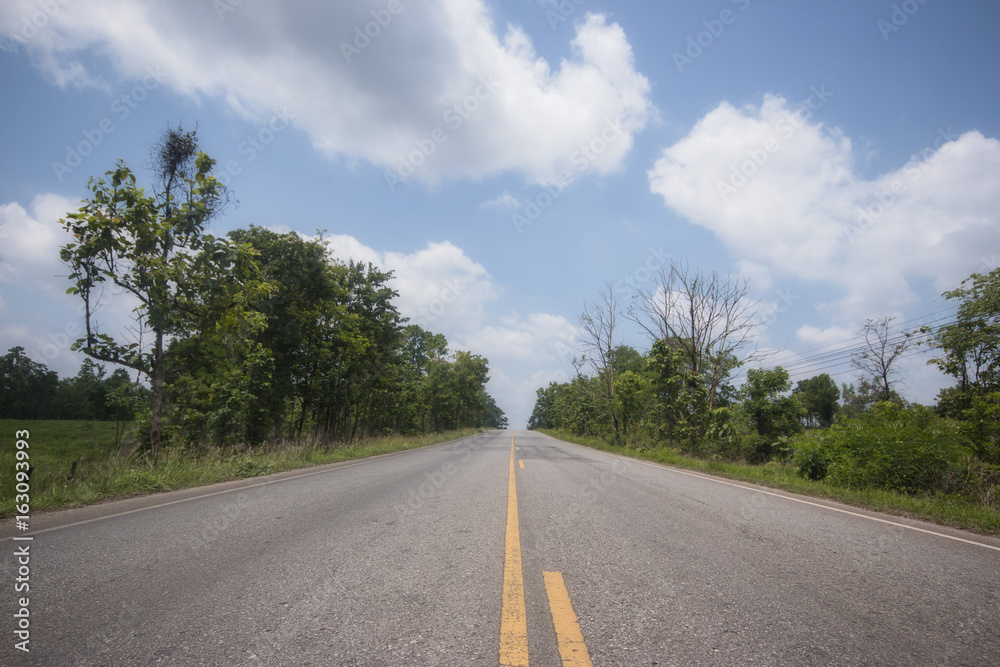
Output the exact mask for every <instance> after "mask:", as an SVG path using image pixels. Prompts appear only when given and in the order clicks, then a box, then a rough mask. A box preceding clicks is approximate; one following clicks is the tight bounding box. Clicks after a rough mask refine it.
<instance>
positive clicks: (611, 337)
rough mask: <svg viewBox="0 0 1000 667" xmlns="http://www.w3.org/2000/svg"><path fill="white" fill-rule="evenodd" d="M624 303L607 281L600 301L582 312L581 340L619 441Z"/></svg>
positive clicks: (585, 306) (616, 439)
mask: <svg viewBox="0 0 1000 667" xmlns="http://www.w3.org/2000/svg"><path fill="white" fill-rule="evenodd" d="M620 317H621V305H620V304H619V303H618V297H617V294H616V291H615V289H614V287H613V286H612V285H611V283H605V284H604V287H603V288H602V289H601V292H600V296H599V300H598V301H595V302H588V303H586V304H584V309H583V314H582V315H580V327H581V329H582V330H583V333H582V334H581V335H580V337H579V339H578V341H579V343H580V344H581V345H582V346H583V349H584V354H585V358H586V359H587V361H588V362H589V363H590V367H591V368H592V369H593V370H594V374H595V377H596V378H597V379H598V381H599V383H600V387H601V399H602V402H603V403H604V405H605V407H606V410H607V411H608V413H609V416H610V421H611V426H612V429H613V431H614V434H615V442H617V441H618V438H619V433H618V417H617V415H616V414H615V410H614V406H613V401H614V399H615V356H616V351H617V350H618V347H619V345H618V335H619V334H618V326H619V319H620Z"/></svg>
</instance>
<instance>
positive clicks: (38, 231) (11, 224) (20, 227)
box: [0, 194, 80, 294]
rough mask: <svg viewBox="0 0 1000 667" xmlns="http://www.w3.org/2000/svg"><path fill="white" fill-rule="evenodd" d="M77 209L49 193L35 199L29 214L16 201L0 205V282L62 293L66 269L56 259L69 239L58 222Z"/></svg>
mask: <svg viewBox="0 0 1000 667" xmlns="http://www.w3.org/2000/svg"><path fill="white" fill-rule="evenodd" d="M79 206H80V205H79V202H74V201H72V200H69V199H66V198H65V197H61V196H59V195H51V194H48V195H38V196H37V197H35V198H34V199H33V200H32V202H31V210H30V212H29V211H28V210H27V209H25V208H24V207H23V206H21V205H20V204H19V203H17V202H10V203H7V204H3V205H0V240H2V241H3V246H2V250H0V254H2V260H3V261H0V283H7V284H21V285H24V284H26V283H31V284H34V285H36V286H39V287H42V288H43V289H45V290H46V291H48V292H49V293H50V294H63V293H65V291H66V288H67V287H68V283H67V281H66V279H65V276H66V275H68V274H69V270H68V269H67V267H66V266H65V265H64V264H63V263H62V261H61V260H60V259H59V248H60V247H61V246H63V245H65V244H66V243H67V242H68V241H69V239H70V237H69V236H68V235H67V234H66V233H65V232H64V231H63V229H62V227H61V226H60V225H59V219H60V218H63V217H65V216H66V214H67V213H69V212H70V211H75V210H77V209H78V208H79Z"/></svg>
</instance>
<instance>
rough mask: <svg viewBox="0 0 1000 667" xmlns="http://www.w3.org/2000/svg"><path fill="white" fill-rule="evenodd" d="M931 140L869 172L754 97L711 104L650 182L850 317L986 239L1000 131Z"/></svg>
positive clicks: (804, 123) (951, 272)
mask: <svg viewBox="0 0 1000 667" xmlns="http://www.w3.org/2000/svg"><path fill="white" fill-rule="evenodd" d="M932 144H933V145H932V146H930V147H929V148H928V149H926V150H925V151H923V152H921V153H920V154H918V155H915V156H914V157H913V158H912V159H911V160H910V162H909V163H908V164H906V165H904V166H902V167H900V168H899V169H897V170H895V171H892V172H890V173H887V174H884V175H881V176H878V177H877V178H872V179H866V178H864V177H863V176H861V175H859V174H858V172H857V170H856V168H855V166H854V165H855V155H854V150H853V147H852V143H851V140H850V139H849V138H848V137H846V136H844V134H843V132H841V131H840V130H839V129H837V128H827V127H825V126H824V125H823V124H821V123H818V122H811V121H810V120H808V119H807V118H805V117H803V116H801V115H796V113H795V112H794V111H793V110H792V109H791V108H790V107H789V105H788V103H787V101H786V100H784V99H783V98H780V97H775V96H765V97H764V99H763V102H762V103H761V105H760V106H759V107H756V106H747V107H744V108H742V109H737V108H735V107H733V106H732V105H730V104H729V103H722V104H720V105H719V106H718V107H717V108H716V109H714V110H713V111H711V112H710V113H708V114H707V115H706V116H705V117H704V118H702V119H701V120H700V121H699V122H698V123H697V124H696V125H695V126H694V127H693V128H692V129H691V131H690V132H689V133H688V135H687V136H686V137H684V138H683V139H681V140H680V141H678V142H677V143H676V144H674V145H673V146H670V147H668V148H666V149H665V150H664V151H663V156H662V157H661V158H660V159H659V160H657V162H656V164H655V165H654V167H653V169H651V170H650V171H649V173H648V175H649V181H650V187H651V189H652V191H653V192H654V193H656V194H659V195H661V196H662V197H663V198H664V201H665V202H666V204H667V205H668V206H670V207H671V208H673V209H674V210H676V211H677V212H678V213H680V214H681V215H683V216H684V217H686V218H687V219H689V220H690V221H691V222H693V223H694V224H697V225H700V226H702V227H704V228H706V229H708V230H710V231H712V232H713V233H714V234H716V236H718V237H719V238H720V239H721V240H722V241H723V242H724V243H726V244H727V245H728V246H729V247H730V248H731V249H733V251H734V252H735V253H737V255H738V257H739V258H740V260H741V261H742V266H743V267H745V268H749V267H753V269H752V271H751V272H752V273H757V274H764V275H769V274H768V271H771V272H774V273H775V274H785V275H791V276H794V277H796V278H799V279H806V280H815V281H823V282H826V283H831V284H833V285H836V286H838V288H839V289H840V291H841V296H840V298H838V299H837V300H836V301H835V302H833V303H831V304H826V310H827V311H828V312H830V313H831V314H833V315H836V316H837V317H838V319H840V320H841V321H849V322H855V323H857V322H863V321H864V318H866V317H871V316H875V315H878V314H883V313H891V312H896V311H899V310H901V309H902V308H903V307H904V306H906V305H907V304H910V303H912V302H914V301H916V299H917V298H918V297H917V293H916V288H915V286H914V284H915V283H914V281H919V280H931V281H933V287H934V289H935V290H937V291H938V292H941V291H944V290H945V289H949V288H952V287H954V286H955V285H957V284H958V282H960V281H961V280H962V279H963V278H964V277H967V276H968V275H969V274H970V273H971V272H972V271H974V270H977V269H978V267H979V264H980V256H981V254H982V252H981V249H982V248H984V247H992V246H993V245H994V243H995V239H996V226H997V222H998V220H997V211H998V210H1000V190H998V189H997V188H996V187H995V184H996V183H997V182H1000V141H997V140H996V139H992V138H987V137H984V136H983V135H982V134H980V133H978V132H974V131H973V132H967V133H965V134H963V135H961V136H955V135H949V134H948V133H946V132H942V136H941V137H940V138H938V139H937V140H933V139H932ZM769 277H770V276H769ZM820 307H821V308H822V305H821V306H820ZM801 333H802V334H803V335H805V336H806V337H809V335H810V332H809V331H807V330H801Z"/></svg>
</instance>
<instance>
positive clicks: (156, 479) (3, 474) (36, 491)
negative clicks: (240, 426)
mask: <svg viewBox="0 0 1000 667" xmlns="http://www.w3.org/2000/svg"><path fill="white" fill-rule="evenodd" d="M25 429H26V430H28V431H29V432H30V437H29V438H28V443H29V445H30V447H29V449H28V451H29V453H30V459H29V460H30V463H31V465H32V466H34V471H33V472H32V475H31V482H30V485H31V490H30V498H31V511H32V512H39V511H44V510H53V509H58V508H65V507H72V506H74V505H85V504H88V503H95V502H98V501H102V500H109V499H112V498H122V497H125V496H134V495H140V494H147V493H156V492H160V491H172V490H174V489H183V488H190V487H195V486H203V485H206V484H212V483H215V482H223V481H226V480H232V479H240V478H243V477H257V476H260V475H266V474H269V473H274V472H280V471H282V470H293V469H296V468H306V467H308V466H314V465H320V464H323V463H335V462H337V461H347V460H350V459H360V458H364V457H366V456H375V455H376V454H387V453H390V452H398V451H403V450H407V449H415V448H417V447H425V446H427V445H433V444H437V443H441V442H447V441H448V440H454V439H456V438H460V437H463V436H466V435H471V434H473V433H477V432H479V431H480V430H482V429H464V430H461V431H452V432H450V433H439V434H431V435H426V436H417V437H390V438H381V439H375V440H368V441H363V442H356V443H352V444H348V445H345V444H339V445H322V444H320V443H316V442H312V443H305V444H294V445H293V444H285V445H281V446H270V447H262V448H256V449H253V450H245V451H232V450H229V451H220V450H217V449H207V450H206V451H201V452H192V451H184V450H176V449H171V450H167V451H166V452H165V453H164V454H163V455H162V456H161V457H160V460H159V461H158V462H157V463H156V464H154V463H152V462H151V461H150V460H148V458H147V457H145V456H143V455H141V454H137V453H134V452H133V453H130V452H129V451H128V448H127V447H123V446H122V445H117V446H116V445H115V424H114V423H113V422H89V421H69V420H67V421H24V420H4V419H0V517H8V516H11V515H12V514H13V507H14V493H15V489H14V483H15V482H14V471H15V467H14V465H15V454H14V452H15V446H14V445H15V442H16V440H17V438H15V436H14V434H15V432H16V431H19V430H25ZM126 439H127V438H126ZM74 461H76V462H77V466H76V471H75V473H74V474H73V477H72V479H68V477H69V475H70V472H71V470H72V466H73V462H74Z"/></svg>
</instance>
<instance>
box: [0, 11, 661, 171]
mask: <svg viewBox="0 0 1000 667" xmlns="http://www.w3.org/2000/svg"><path fill="white" fill-rule="evenodd" d="M386 6H387V5H386V3H385V2H384V0H369V1H364V0H355V1H354V2H337V3H331V2H326V1H325V0H313V1H311V2H299V3H294V4H288V3H281V2H278V0H270V1H264V0H261V1H260V2H254V3H241V4H238V5H234V3H206V2H203V1H202V0H175V1H173V2H165V3H142V2H139V0H93V1H91V2H87V3H69V4H66V5H59V8H58V10H57V11H55V12H54V13H52V15H51V16H49V18H48V19H47V20H46V22H45V25H44V27H43V28H42V29H41V30H38V31H37V34H34V35H33V36H32V37H31V39H19V40H18V41H16V43H17V45H18V48H21V47H23V48H24V49H26V50H27V51H29V52H30V53H31V54H32V56H33V59H34V61H35V62H36V63H37V64H38V66H39V67H41V68H42V69H43V70H44V71H45V72H46V73H47V75H48V76H49V77H50V78H51V79H52V80H53V81H54V82H56V83H57V84H58V85H62V86H65V85H68V84H69V83H74V84H76V85H103V84H102V83H101V75H100V72H101V70H102V67H101V66H103V64H104V63H103V62H101V63H97V64H96V65H95V62H94V61H93V60H91V58H93V57H94V54H95V53H100V54H106V56H107V59H108V62H109V64H110V65H111V67H112V68H113V71H114V74H115V75H117V76H120V77H123V78H125V79H129V80H141V79H142V77H144V76H147V70H148V68H151V67H152V68H154V69H155V71H158V72H162V73H163V78H164V81H165V85H167V86H169V87H171V88H173V89H174V90H176V91H178V92H180V93H182V94H185V95H190V96H193V97H201V96H209V97H215V98H218V99H220V100H225V101H226V102H227V103H228V105H229V106H230V107H231V108H232V109H233V110H234V112H236V113H239V114H241V115H244V116H247V117H250V118H257V119H266V118H269V117H270V116H271V115H272V114H274V113H275V112H279V111H284V112H286V113H289V114H290V115H291V116H292V117H293V118H294V124H295V125H296V126H297V127H299V128H300V129H302V130H304V131H306V132H307V133H308V135H309V136H310V138H311V139H312V141H313V143H314V145H315V147H316V148H317V149H318V150H320V151H322V152H323V153H325V154H327V155H329V156H331V157H336V158H342V159H344V160H346V161H347V162H348V163H351V162H353V161H355V160H357V159H358V158H361V159H365V160H367V161H369V162H371V163H373V164H375V165H378V166H380V167H385V168H386V169H391V170H396V171H398V172H399V173H402V174H404V175H409V174H410V171H411V170H412V178H414V179H416V180H419V181H422V182H426V183H434V182H438V181H440V180H442V179H452V178H481V177H483V176H486V175H490V174H495V173H499V172H506V171H515V172H519V173H523V174H525V175H526V176H527V177H528V178H529V179H531V180H538V181H551V180H553V179H555V178H556V175H557V174H558V173H559V171H560V170H563V169H567V168H571V166H572V165H574V164H576V166H578V167H582V168H583V169H584V170H593V171H596V172H599V173H606V172H609V171H613V170H615V169H617V168H619V167H620V165H621V164H622V160H623V158H624V156H625V155H626V154H627V152H628V150H629V149H630V148H631V146H632V143H633V136H634V135H635V133H636V132H638V131H640V130H642V129H643V128H644V127H645V125H646V123H647V120H648V117H649V116H650V114H651V113H652V105H651V102H650V100H649V94H650V85H649V82H648V81H647V79H646V78H645V77H644V76H643V75H641V74H640V73H638V72H637V71H636V70H635V66H634V65H635V64H634V58H633V54H632V49H631V46H630V44H629V42H628V39H627V37H626V35H625V32H624V30H622V28H621V27H620V26H619V25H617V24H614V23H611V24H609V23H608V22H607V20H606V19H605V17H604V16H602V15H587V16H586V17H584V18H583V19H582V20H581V21H580V22H579V25H578V29H577V33H576V35H575V37H574V38H573V39H572V42H571V47H572V57H571V58H568V59H565V60H563V61H562V62H560V63H559V65H558V68H554V67H553V66H552V65H550V64H549V63H548V62H547V61H545V60H544V59H542V58H539V57H538V56H537V54H536V53H535V51H534V47H533V45H532V43H531V40H530V39H529V37H528V36H527V35H526V34H525V33H524V32H523V31H522V30H521V29H520V28H518V27H516V26H507V27H506V28H505V30H504V31H503V34H502V35H501V34H500V31H499V30H498V29H497V28H496V27H495V26H494V25H493V21H492V17H491V16H490V13H489V10H488V9H487V7H486V5H485V3H484V2H483V0H433V1H428V2H419V3H418V2H404V3H402V4H401V5H400V6H401V7H402V10H401V11H400V12H398V13H397V14H390V13H388V12H387V11H386ZM219 7H222V9H223V11H219ZM37 11H38V6H37V5H36V3H35V2H34V0H13V1H10V2H5V3H3V6H2V7H0V32H2V33H4V34H6V33H8V32H13V33H14V34H15V35H16V34H17V33H18V31H19V30H20V28H21V25H22V20H23V17H24V16H30V15H32V14H33V13H35V12H37ZM373 12H374V14H373ZM376 18H381V24H380V23H379V22H377V21H376V20H375V19H376ZM366 30H367V31H368V32H369V34H370V35H372V36H369V35H366V34H365V31H366ZM609 122H613V123H617V125H616V127H618V128H620V134H619V135H618V136H617V137H616V140H615V141H613V142H607V143H606V145H605V146H604V147H602V148H601V150H600V151H599V154H596V155H593V156H592V157H593V159H587V160H585V161H583V162H580V156H579V152H580V150H581V149H585V148H586V147H587V146H591V144H592V142H596V141H598V140H599V139H600V138H601V135H602V133H603V132H606V127H607V125H608V123H609ZM574 160H576V161H577V162H576V163H574Z"/></svg>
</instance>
